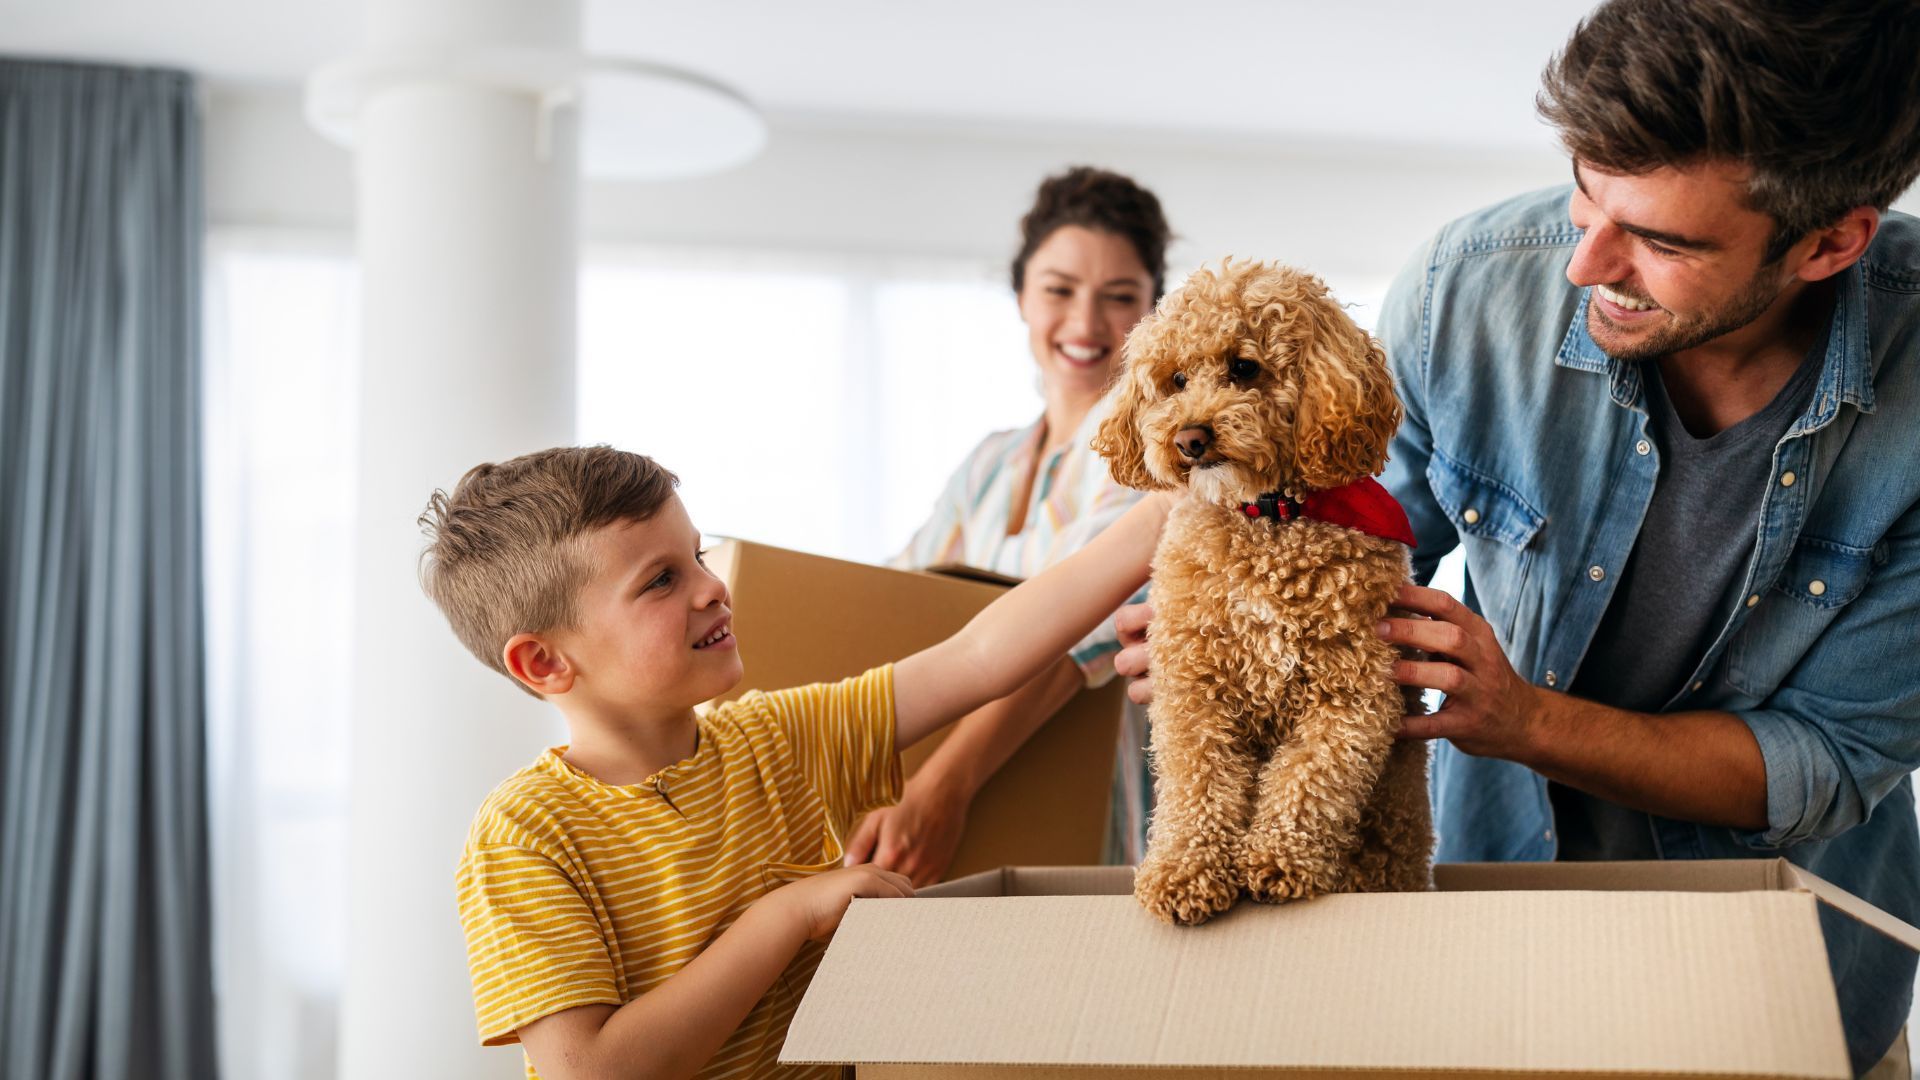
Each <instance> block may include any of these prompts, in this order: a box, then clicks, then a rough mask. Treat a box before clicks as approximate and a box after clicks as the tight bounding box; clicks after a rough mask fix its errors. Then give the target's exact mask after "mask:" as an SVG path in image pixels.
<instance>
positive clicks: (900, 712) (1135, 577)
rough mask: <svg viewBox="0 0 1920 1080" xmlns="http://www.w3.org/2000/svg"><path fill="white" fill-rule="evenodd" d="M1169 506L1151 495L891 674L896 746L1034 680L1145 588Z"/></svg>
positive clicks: (907, 743)
mask: <svg viewBox="0 0 1920 1080" xmlns="http://www.w3.org/2000/svg"><path fill="white" fill-rule="evenodd" d="M1167 509H1168V500H1167V498H1166V496H1164V495H1149V496H1147V497H1146V498H1144V499H1142V500H1140V501H1139V502H1138V503H1135V504H1134V506H1133V509H1131V510H1129V511H1127V513H1126V515H1125V516H1123V517H1122V518H1121V519H1120V520H1119V521H1116V522H1114V523H1113V524H1112V525H1111V526H1109V527H1107V528H1106V529H1105V530H1103V531H1102V532H1101V533H1100V535H1099V536H1096V537H1095V538H1094V539H1093V540H1092V541H1091V542H1090V543H1088V544H1087V546H1086V547H1083V548H1081V549H1080V550H1079V551H1076V552H1074V553H1073V554H1072V555H1070V556H1068V557H1067V558H1066V559H1064V560H1062V561H1061V562H1058V563H1056V564H1054V565H1053V566H1051V567H1049V568H1048V569H1047V570H1046V571H1044V572H1043V573H1041V574H1040V575H1039V576H1038V577H1035V578H1033V579H1031V580H1029V581H1026V582H1024V583H1022V584H1020V585H1018V586H1016V587H1015V588H1014V589H1012V590H1011V591H1010V592H1008V593H1007V594H1006V595H1005V596H1002V597H1000V598H999V599H998V600H995V601H994V602H993V603H992V604H989V605H988V606H987V608H986V610H984V611H982V612H980V614H978V615H975V616H974V617H973V620H972V621H971V622H969V623H968V624H967V625H966V626H965V627H963V628H962V629H961V630H960V632H959V633H957V634H955V635H954V636H952V637H950V638H948V639H947V640H945V641H943V642H941V643H940V644H938V645H935V646H933V647H931V648H928V649H924V650H922V651H920V652H917V653H915V654H913V655H912V656H909V657H907V658H906V659H905V660H902V661H900V662H899V663H898V664H896V665H895V666H894V673H893V694H894V715H895V716H896V717H897V722H898V725H899V727H898V734H897V735H896V736H895V738H896V741H897V744H898V745H899V746H900V747H901V748H903V749H904V748H906V747H908V746H911V745H913V744H914V743H915V742H918V741H919V740H920V739H922V738H924V737H925V736H926V735H927V734H928V733H929V732H931V731H932V730H934V729H935V728H937V727H939V726H941V725H942V724H945V723H947V722H949V721H951V720H953V719H954V718H955V717H957V716H960V715H962V714H963V713H967V712H970V711H972V710H973V709H976V708H978V707H980V706H981V705H984V704H986V703H987V702H989V701H992V700H993V699H995V698H1000V697H1005V696H1006V695H1008V694H1010V693H1012V692H1013V691H1014V690H1015V689H1017V688H1019V687H1020V686H1021V685H1022V684H1023V683H1026V682H1028V681H1029V680H1031V679H1032V678H1033V677H1034V676H1036V675H1038V674H1039V673H1040V671H1041V669H1042V668H1044V667H1046V666H1047V665H1048V664H1049V663H1052V662H1054V661H1055V660H1057V659H1058V658H1059V657H1060V656H1061V655H1063V654H1064V653H1065V652H1066V651H1067V650H1068V649H1069V648H1070V647H1072V645H1073V644H1074V643H1075V642H1076V641H1079V640H1080V639H1081V638H1083V637H1085V636H1086V635H1087V634H1088V633H1089V632H1090V631H1091V630H1093V628H1094V627H1096V626H1098V625H1099V624H1100V622H1101V621H1102V620H1104V619H1105V618H1106V617H1107V616H1108V615H1109V614H1111V613H1112V612H1113V610H1114V609H1115V608H1117V607H1119V606H1120V605H1121V604H1123V603H1125V602H1126V600H1127V598H1128V597H1131V596H1132V595H1133V594H1134V592H1136V591H1137V590H1138V589H1139V588H1140V586H1141V585H1142V584H1144V583H1145V582H1146V580H1147V568H1148V566H1149V564H1150V563H1151V562H1152V560H1153V549H1154V547H1155V546H1156V545H1157V544H1158V543H1159V540H1160V529H1161V526H1162V525H1164V524H1165V523H1166V518H1167Z"/></svg>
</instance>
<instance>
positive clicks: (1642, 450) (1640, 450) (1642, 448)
mask: <svg viewBox="0 0 1920 1080" xmlns="http://www.w3.org/2000/svg"><path fill="white" fill-rule="evenodd" d="M1652 451H1653V444H1652V443H1650V442H1648V441H1647V440H1645V439H1641V440H1640V441H1639V442H1637V443H1634V444H1633V452H1634V453H1636V454H1639V455H1640V456H1641V457H1646V456H1647V455H1648V454H1649V453H1651V452H1652Z"/></svg>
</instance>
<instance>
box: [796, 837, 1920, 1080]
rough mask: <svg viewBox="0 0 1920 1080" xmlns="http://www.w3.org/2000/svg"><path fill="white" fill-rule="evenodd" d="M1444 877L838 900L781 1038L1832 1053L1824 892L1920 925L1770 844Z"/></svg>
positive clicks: (919, 1058)
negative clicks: (1725, 852)
mask: <svg viewBox="0 0 1920 1080" xmlns="http://www.w3.org/2000/svg"><path fill="white" fill-rule="evenodd" d="M1435 879H1436V886H1437V891H1435V892H1430V893H1398V894H1391V893H1389V894H1370V895H1336V896H1324V897H1320V898H1318V899H1314V900H1310V901H1305V902H1301V903H1294V904H1286V905H1278V906H1266V905H1260V904H1254V903H1250V902H1244V901H1243V902H1242V903H1240V904H1239V905H1237V906H1235V907H1234V908H1233V910H1231V911H1229V912H1227V913H1226V914H1224V915H1222V916H1220V917H1218V918H1216V919H1214V920H1213V921H1212V922H1209V923H1207V924H1206V925H1204V926H1200V927H1171V926H1166V925H1164V924H1162V923H1160V922H1157V921H1155V920H1154V919H1153V918H1152V917H1151V916H1149V915H1148V914H1147V913H1146V912H1145V911H1143V910H1142V909H1141V908H1140V907H1139V905H1138V904H1137V903H1136V902H1135V901H1134V899H1133V897H1132V895H1131V890H1132V871H1131V869H1129V868H1127V867H1086V868H1070V869H1012V870H1001V871H994V872H989V873H984V874H978V875H974V876H972V877H968V878H965V879H959V880H954V881H951V882H948V883H946V884H944V885H940V886H936V887H934V888H931V889H925V890H922V891H921V892H920V893H919V895H918V896H916V897H914V898H913V899H911V900H855V901H854V902H853V905H852V906H851V908H849V909H848V911H847V914H846V918H845V919H844V920H843V921H842V922H841V924H840V929H839V931H838V932H837V933H836V934H835V935H834V939H833V944H832V946H831V947H830V948H829V949H828V951H827V955H826V958H825V960H824V961H823V962H822V963H821V965H820V968H819V970H818V972H817V973H816V974H815V975H814V978H813V983H812V986H811V987H810V988H809V989H808V991H807V995H806V997H805V999H804V1000H803V1001H802V1002H801V1004H800V1008H799V1011H798V1013H797V1014H796V1015H795V1016H794V1019H793V1024H792V1027H791V1028H790V1029H789V1030H788V1033H787V1041H786V1045H785V1048H784V1049H783V1050H782V1052H781V1055H780V1060H781V1061H782V1062H785V1063H789V1064H800V1063H831V1064H847V1065H853V1066H855V1067H856V1071H857V1073H858V1074H859V1076H860V1077H861V1080H902V1078H914V1080H961V1078H976V1077H977V1078H992V1080H1011V1078H1019V1080H1091V1078H1094V1077H1098V1076H1101V1075H1122V1074H1124V1075H1125V1076H1126V1077H1128V1078H1129V1080H1132V1078H1144V1077H1161V1076H1164V1077H1178V1078H1180V1080H1229V1078H1232V1080H1242V1078H1244V1080H1252V1078H1255V1077H1271V1076H1275V1075H1284V1076H1287V1077H1301V1076H1312V1077H1339V1078H1341V1080H1357V1078H1361V1077H1393V1078H1395V1080H1400V1078H1405V1077H1415V1076H1419V1077H1450V1078H1453V1080H1461V1078H1470V1077H1515V1076H1541V1075H1549V1076H1555V1077H1601V1076H1608V1077H1613V1076H1770V1077H1831V1078H1834V1080H1844V1078H1845V1077H1848V1076H1850V1075H1851V1073H1850V1071H1849V1069H1848V1063H1847V1052H1846V1045H1845V1041H1844V1039H1843V1037H1842V1033H1841V1027H1840V1011H1839V1005H1838V1003H1837V1001H1836V999H1835V996H1834V990H1833V983H1832V980H1831V977H1830V975H1829V974H1828V969H1827V954H1826V946H1825V942H1824V940H1823V939H1822V937H1821V934H1820V925H1819V919H1818V918H1817V907H1818V905H1820V904H1823V903H1824V904H1829V905H1832V906H1833V907H1835V908H1837V909H1838V910H1840V911H1842V912H1845V913H1846V914H1848V915H1849V916H1852V917H1854V918H1857V919H1860V920H1862V921H1864V922H1866V923H1868V924H1869V925H1871V926H1873V927H1874V928H1875V929H1877V930H1879V931H1881V932H1882V933H1885V934H1887V935H1888V936H1890V937H1893V938H1895V939H1896V940H1898V941H1900V942H1902V943H1904V944H1905V945H1907V946H1908V947H1909V948H1915V949H1920V930H1915V928H1914V927H1912V926H1910V925H1908V924H1906V923H1904V922H1902V921H1900V920H1898V919H1895V918H1893V917H1892V916H1890V915H1887V914H1886V913H1884V912H1882V911H1880V910H1879V909H1877V908H1875V907H1873V906H1872V905H1870V904H1867V903H1866V902H1864V901H1862V900H1860V899H1858V898H1856V897H1854V896H1852V895H1850V894H1848V893H1846V892H1843V891H1842V890H1840V889H1837V888H1835V887H1834V886H1832V885H1830V884H1828V883H1827V882H1825V881H1822V880H1821V879H1819V878H1817V877H1814V876H1813V875H1811V874H1808V873H1807V872H1806V871H1804V870H1801V869H1800V868H1798V867H1796V866H1794V865H1792V864H1791V863H1788V862H1787V861H1786V860H1784V859H1775V860H1728V861H1716V862H1659V863H1507V864H1474V865H1467V864H1456V865H1442V866H1439V867H1436V868H1435Z"/></svg>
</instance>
